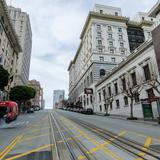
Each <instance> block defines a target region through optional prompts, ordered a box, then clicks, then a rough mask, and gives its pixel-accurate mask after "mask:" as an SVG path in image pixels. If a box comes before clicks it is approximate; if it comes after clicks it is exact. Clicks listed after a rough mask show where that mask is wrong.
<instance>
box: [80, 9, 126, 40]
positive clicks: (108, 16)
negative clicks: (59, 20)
mask: <svg viewBox="0 0 160 160" xmlns="http://www.w3.org/2000/svg"><path fill="white" fill-rule="evenodd" d="M91 18H97V19H102V20H114V21H118V22H127V21H128V20H129V18H128V17H123V16H115V15H111V14H101V13H98V12H93V11H90V12H89V14H88V16H87V19H86V22H85V24H84V27H83V29H82V32H81V35H80V38H81V39H82V38H83V36H84V34H85V32H86V29H87V26H88V24H89V22H90V19H91Z"/></svg>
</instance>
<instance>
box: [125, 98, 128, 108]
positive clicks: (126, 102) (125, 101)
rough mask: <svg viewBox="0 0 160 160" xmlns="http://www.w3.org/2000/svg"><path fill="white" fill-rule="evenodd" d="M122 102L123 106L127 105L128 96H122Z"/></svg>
mask: <svg viewBox="0 0 160 160" xmlns="http://www.w3.org/2000/svg"><path fill="white" fill-rule="evenodd" d="M124 104H125V106H127V105H128V97H127V96H124Z"/></svg>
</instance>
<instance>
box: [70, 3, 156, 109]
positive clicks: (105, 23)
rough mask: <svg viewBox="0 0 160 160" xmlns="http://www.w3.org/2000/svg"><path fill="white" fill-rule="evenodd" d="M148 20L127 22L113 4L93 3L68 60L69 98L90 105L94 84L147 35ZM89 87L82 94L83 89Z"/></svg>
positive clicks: (86, 106) (73, 101)
mask: <svg viewBox="0 0 160 160" xmlns="http://www.w3.org/2000/svg"><path fill="white" fill-rule="evenodd" d="M153 23H154V22H152V21H151V20H141V21H139V22H138V21H137V22H135V21H131V20H130V19H129V18H127V17H124V16H122V13H121V9H120V8H117V7H111V6H104V5H98V4H96V5H95V7H94V9H93V10H92V11H90V12H89V14H88V17H87V19H86V22H85V25H84V27H83V30H82V32H81V35H80V40H81V42H80V45H79V47H78V49H77V52H76V55H75V57H74V59H73V60H72V61H71V62H70V65H69V67H68V71H69V101H70V103H72V104H75V105H76V104H79V105H80V106H82V107H84V108H88V107H89V108H93V107H94V101H95V84H96V83H97V82H98V81H100V80H101V79H103V78H104V77H105V76H106V75H107V74H108V73H109V72H110V71H111V70H112V68H114V67H115V66H117V65H118V64H119V63H120V62H122V61H124V60H125V59H126V57H127V56H128V55H129V54H130V53H131V51H133V50H134V49H135V48H137V47H138V46H139V45H141V44H142V43H143V42H144V41H145V40H147V39H148V38H150V37H151V34H150V36H148V35H149V33H150V32H151V30H152V29H151V26H152V25H153ZM87 88H90V89H92V91H93V93H92V94H86V93H85V92H84V90H85V89H87Z"/></svg>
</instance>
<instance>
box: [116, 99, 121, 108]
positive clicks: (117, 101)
mask: <svg viewBox="0 0 160 160" xmlns="http://www.w3.org/2000/svg"><path fill="white" fill-rule="evenodd" d="M116 105H117V108H120V106H119V99H117V100H116Z"/></svg>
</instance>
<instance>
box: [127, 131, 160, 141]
mask: <svg viewBox="0 0 160 160" xmlns="http://www.w3.org/2000/svg"><path fill="white" fill-rule="evenodd" d="M127 132H128V133H131V134H134V135H137V136H140V137H143V138H146V137H147V136H146V135H144V134H141V133H137V132H134V131H127ZM152 140H154V141H156V142H159V139H158V138H154V137H152Z"/></svg>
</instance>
